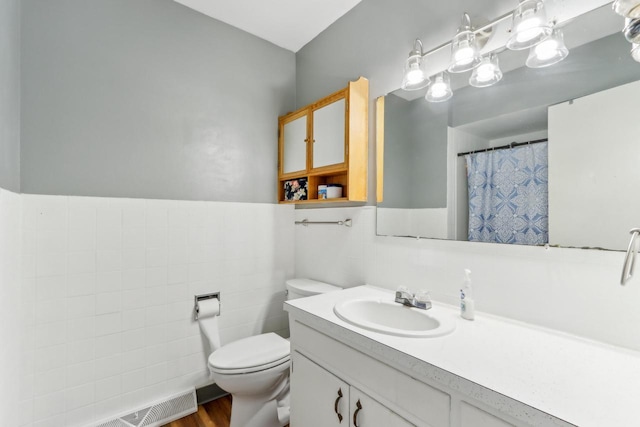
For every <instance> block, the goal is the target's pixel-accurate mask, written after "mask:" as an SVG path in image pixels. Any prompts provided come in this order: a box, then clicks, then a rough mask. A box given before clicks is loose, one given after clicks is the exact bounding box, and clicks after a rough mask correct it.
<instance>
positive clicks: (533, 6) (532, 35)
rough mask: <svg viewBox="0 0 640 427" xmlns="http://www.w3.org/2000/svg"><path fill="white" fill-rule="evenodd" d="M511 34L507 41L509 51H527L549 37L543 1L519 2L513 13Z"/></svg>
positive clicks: (523, 0) (528, 0) (524, 0)
mask: <svg viewBox="0 0 640 427" xmlns="http://www.w3.org/2000/svg"><path fill="white" fill-rule="evenodd" d="M511 32H512V34H511V37H509V40H507V48H508V49H511V50H523V49H528V48H530V47H532V46H535V45H537V44H538V43H540V42H541V41H543V40H544V39H546V38H547V37H549V35H551V32H552V28H551V26H550V25H549V22H548V21H547V13H546V11H545V8H544V1H543V0H520V4H519V5H518V7H517V8H516V9H515V10H514V11H513V25H512V27H511Z"/></svg>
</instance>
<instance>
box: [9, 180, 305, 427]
mask: <svg viewBox="0 0 640 427" xmlns="http://www.w3.org/2000/svg"><path fill="white" fill-rule="evenodd" d="M9 196H10V194H9V193H6V192H4V191H3V192H0V232H4V233H5V234H6V233H7V231H6V230H10V231H11V232H12V234H13V235H12V236H11V238H9V239H5V238H4V235H2V237H3V238H2V239H1V240H0V260H2V262H4V264H3V265H8V264H10V263H11V262H14V263H15V265H14V266H13V267H12V268H13V276H15V277H19V273H20V271H22V277H23V286H22V290H23V299H22V304H21V305H20V304H9V303H7V301H17V300H18V298H17V297H15V295H14V297H13V298H9V299H7V298H4V295H3V297H2V298H1V299H0V304H3V308H4V305H7V306H8V307H6V310H4V309H3V310H2V315H3V317H4V315H5V314H9V315H10V316H13V317H12V318H14V319H18V318H19V319H22V323H23V324H24V325H25V327H26V331H25V334H24V337H25V338H24V342H23V344H22V351H21V352H16V353H11V354H10V356H11V357H13V358H14V359H15V360H14V361H13V362H14V364H17V363H19V361H18V358H21V359H22V368H21V370H20V371H19V372H20V377H18V374H17V372H18V370H16V369H14V370H7V374H11V375H13V376H14V378H13V381H12V383H13V384H18V382H20V383H21V384H22V387H20V395H19V397H13V401H14V402H13V403H14V404H12V405H7V408H11V410H13V408H14V407H17V406H18V403H19V408H20V412H21V413H22V418H21V421H20V422H16V423H15V425H24V426H60V425H65V426H73V425H86V424H88V423H91V422H93V421H97V420H102V419H105V418H108V417H112V416H114V415H117V414H119V413H122V412H124V411H126V410H129V409H135V408H137V407H138V406H139V405H143V404H145V403H147V402H149V401H152V400H156V399H157V398H161V397H163V396H165V395H168V394H171V393H174V392H177V391H180V390H183V389H184V388H185V387H189V386H196V387H197V386H202V385H205V384H207V383H209V382H210V380H209V378H208V371H207V367H206V357H207V354H205V348H206V347H205V346H204V345H203V341H202V338H201V334H200V331H199V328H198V325H197V324H196V323H195V322H193V321H192V310H193V295H195V294H199V293H205V292H214V291H220V292H222V307H223V315H222V316H221V318H220V322H219V324H220V328H221V338H222V342H223V344H224V343H226V342H230V341H233V340H236V339H239V338H243V337H246V336H249V335H253V334H257V333H261V332H266V331H276V332H279V333H281V334H287V333H288V331H287V319H286V316H285V313H284V312H283V310H282V303H283V301H284V298H285V297H284V290H285V287H284V281H285V279H286V278H287V277H291V276H292V275H293V271H294V265H293V262H292V260H293V259H294V247H293V243H294V232H293V227H294V226H293V218H294V213H293V209H292V207H290V206H277V205H262V204H240V203H217V202H187V201H166V200H138V199H135V200H134V199H109V198H88V197H64V196H38V195H23V196H21V198H22V207H23V208H22V215H21V216H22V233H21V234H22V240H23V250H22V262H23V267H22V269H21V270H20V268H19V262H18V261H20V257H19V256H17V257H16V256H12V255H11V250H14V249H15V248H14V247H13V246H16V247H17V246H18V244H19V243H20V236H19V235H20V232H19V230H20V226H19V225H20V224H19V221H20V213H19V212H20V210H19V207H18V208H15V207H14V209H15V212H13V213H11V214H8V213H7V211H5V209H4V207H5V204H6V202H5V200H6V199H7V198H11V199H12V200H13V199H16V200H17V202H16V201H13V204H14V205H15V204H17V203H18V202H19V201H20V199H19V196H12V197H9ZM11 239H13V241H12V240H11ZM10 246H11V247H10ZM17 254H20V252H19V251H18V252H17ZM0 274H2V275H3V276H2V280H3V286H2V287H0V290H2V292H3V293H6V292H13V293H14V294H15V293H16V292H17V291H16V290H15V289H14V287H16V288H17V282H15V280H14V281H13V283H15V286H5V285H4V283H6V280H9V279H11V277H9V276H10V274H11V269H9V270H6V269H5V268H3V269H2V271H1V273H0ZM14 279H15V278H14ZM7 310H8V311H7ZM19 311H22V313H19ZM15 323H16V322H15V321H13V324H15ZM10 324H11V323H5V322H4V321H3V322H2V323H1V326H0V328H2V329H0V330H1V331H2V334H3V337H4V336H5V335H12V334H15V332H14V331H12V330H11V329H10V327H9V325H10ZM9 338H11V337H9ZM13 339H16V337H13ZM8 342H11V341H8ZM2 349H3V350H2V351H3V355H4V352H6V351H7V350H8V347H7V346H2ZM5 349H7V350H5ZM16 354H18V356H16ZM5 368H6V365H4V364H3V365H2V369H5ZM2 377H3V379H4V377H5V376H4V372H3V375H2ZM2 384H3V387H4V388H3V389H2V392H3V396H4V395H5V393H7V396H15V394H13V395H10V394H8V393H9V392H10V391H11V390H9V389H8V387H9V386H8V385H7V386H6V387H5V384H9V383H5V382H4V381H3V382H2ZM18 399H19V402H18ZM6 402H7V400H5V399H2V400H1V401H0V405H4V404H5V403H6ZM8 402H11V400H8ZM0 409H2V410H4V406H3V407H2V408H0ZM3 413H4V412H3ZM12 425H14V424H12Z"/></svg>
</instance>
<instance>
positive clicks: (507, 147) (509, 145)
mask: <svg viewBox="0 0 640 427" xmlns="http://www.w3.org/2000/svg"><path fill="white" fill-rule="evenodd" d="M547 141H549V140H548V139H547V138H544V139H536V140H534V141H526V142H512V143H511V144H507V145H501V146H500V147H492V148H485V149H483V150H475V151H467V152H466V153H458V157H461V156H466V155H468V154H475V153H486V152H487V151H495V150H507V149H509V148H514V147H518V146H520V145H531V144H539V143H541V142H547Z"/></svg>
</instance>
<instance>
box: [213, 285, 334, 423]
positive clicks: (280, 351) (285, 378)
mask: <svg viewBox="0 0 640 427" xmlns="http://www.w3.org/2000/svg"><path fill="white" fill-rule="evenodd" d="M286 286H287V299H295V298H302V297H307V296H311V295H317V294H320V293H325V292H332V291H337V290H341V289H342V288H339V287H337V286H333V285H329V284H326V283H322V282H317V281H315V280H310V279H290V280H287V282H286ZM213 350H214V351H213V352H212V353H211V355H210V356H209V359H208V365H209V370H210V372H211V375H212V377H213V380H214V381H215V383H216V384H217V385H218V386H219V387H220V388H221V389H223V390H225V391H227V392H229V393H230V394H231V396H232V407H231V424H230V427H282V426H285V425H287V424H288V423H289V368H290V366H291V359H290V345H289V341H288V340H286V339H284V338H282V337H280V336H279V335H276V334H274V333H272V332H270V333H266V334H261V335H256V336H252V337H248V338H243V339H241V340H238V341H234V342H232V343H230V344H227V345H224V346H222V347H220V348H218V349H213Z"/></svg>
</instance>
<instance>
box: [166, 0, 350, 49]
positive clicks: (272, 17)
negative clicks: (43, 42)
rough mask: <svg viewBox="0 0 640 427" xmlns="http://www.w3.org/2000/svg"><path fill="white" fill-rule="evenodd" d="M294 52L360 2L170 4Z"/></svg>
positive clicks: (212, 0)
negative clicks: (191, 10) (185, 7)
mask: <svg viewBox="0 0 640 427" xmlns="http://www.w3.org/2000/svg"><path fill="white" fill-rule="evenodd" d="M174 1H176V2H178V3H181V4H183V5H185V6H187V7H190V8H191V9H194V10H197V11H198V12H201V13H204V14H205V15H208V16H210V17H212V18H215V19H217V20H219V21H222V22H226V23H227V24H229V25H232V26H234V27H236V28H240V29H241V30H244V31H246V32H248V33H251V34H253V35H255V36H258V37H260V38H262V39H265V40H267V41H270V42H271V43H273V44H275V45H277V46H280V47H283V48H285V49H287V50H290V51H292V52H297V51H298V50H300V49H301V48H302V47H303V46H304V45H305V44H307V43H308V42H310V41H311V40H312V39H313V38H315V37H316V36H317V35H318V34H320V33H321V32H322V31H324V30H325V29H326V28H327V27H328V26H329V25H331V24H332V23H334V22H335V21H336V20H338V18H340V17H341V16H342V15H344V14H345V13H347V12H348V11H349V10H351V9H352V8H353V7H354V6H355V5H357V4H358V3H360V1H361V0H268V1H265V0H174Z"/></svg>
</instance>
